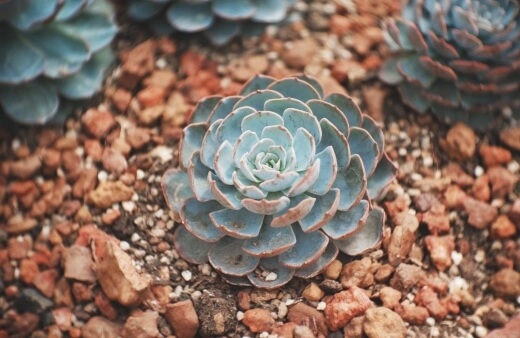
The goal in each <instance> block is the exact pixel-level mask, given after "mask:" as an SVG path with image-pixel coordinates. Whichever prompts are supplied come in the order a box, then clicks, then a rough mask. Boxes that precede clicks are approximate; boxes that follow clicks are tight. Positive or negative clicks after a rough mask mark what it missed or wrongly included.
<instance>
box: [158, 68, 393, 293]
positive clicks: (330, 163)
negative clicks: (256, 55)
mask: <svg viewBox="0 0 520 338" xmlns="http://www.w3.org/2000/svg"><path fill="white" fill-rule="evenodd" d="M179 161H180V167H179V168H175V169H171V170H169V171H167V172H166V173H165V175H164V178H163V191H164V194H165V197H166V199H167V201H168V204H169V206H170V207H171V209H172V210H173V211H174V214H175V215H177V217H179V219H180V221H181V222H182V224H183V226H180V227H179V228H178V229H177V230H176V232H175V235H174V242H175V246H176V248H177V251H178V252H179V254H180V255H181V256H182V257H183V258H184V259H186V260H187V261H189V262H192V263H197V264H202V263H205V262H208V261H209V263H210V264H211V265H212V266H213V267H214V268H215V269H216V270H217V271H218V272H219V273H220V274H221V275H222V276H223V278H225V279H226V280H227V281H228V282H230V283H232V284H237V285H250V284H253V285H254V286H257V287H261V288H274V287H279V286H281V285H283V284H285V283H287V282H288V281H289V280H291V278H292V277H293V276H298V277H302V278H308V277H312V276H315V275H317V274H318V273H320V272H321V271H322V270H323V269H324V268H325V267H326V266H327V265H328V264H329V263H330V262H331V261H332V260H334V259H335V258H336V256H337V255H338V253H339V251H342V252H344V253H346V254H348V255H358V254H362V253H364V252H365V251H367V250H370V249H372V248H373V247H374V246H376V245H378V244H379V243H380V241H381V235H382V228H383V223H384V219H385V215H384V212H383V211H382V210H381V209H380V208H377V207H375V206H373V205H372V202H371V201H372V200H373V199H375V198H378V197H379V196H380V195H381V194H382V192H383V191H384V190H385V188H386V187H387V185H388V184H389V183H390V182H391V181H392V180H393V178H394V176H395V170H396V168H395V166H394V164H393V163H392V162H391V161H390V160H389V158H388V157H387V155H386V154H385V153H384V141H383V133H382V130H381V128H380V127H379V126H378V125H377V124H376V123H375V122H374V120H372V119H371V118H370V117H368V116H365V115H363V114H362V113H361V111H360V109H359V108H358V106H357V105H356V104H355V103H354V102H353V101H352V99H351V98H350V97H348V96H346V95H343V94H337V93H336V94H330V95H328V96H325V97H324V93H323V89H322V87H321V86H320V84H319V83H318V81H317V80H316V79H314V78H311V77H308V76H306V75H298V76H293V77H288V78H284V79H281V80H275V79H274V78H271V77H267V76H261V75H258V76H256V77H254V78H252V79H251V80H250V81H249V82H248V83H247V84H246V85H245V86H244V88H243V89H242V90H241V92H240V93H239V95H237V96H230V97H219V96H215V97H208V98H206V99H203V100H202V101H200V102H199V103H198V105H197V106H196V107H195V109H194V112H193V114H192V116H191V122H190V124H189V125H188V126H187V127H186V128H185V129H184V134H183V138H182V140H181V145H180V153H179Z"/></svg>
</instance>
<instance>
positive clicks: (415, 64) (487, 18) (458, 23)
mask: <svg viewBox="0 0 520 338" xmlns="http://www.w3.org/2000/svg"><path fill="white" fill-rule="evenodd" d="M386 33H387V36H386V37H387V42H388V44H389V46H390V48H391V49H392V50H393V51H394V52H395V54H394V56H393V57H392V58H390V59H389V60H388V61H387V62H386V63H385V64H384V66H383V67H382V69H381V71H380V77H381V79H382V80H384V81H385V82H387V83H390V84H397V85H398V88H399V92H400V94H401V96H402V98H403V101H404V102H405V103H406V104H408V105H409V106H411V107H412V108H413V109H414V110H416V111H417V112H419V113H425V112H427V111H431V112H433V113H434V114H435V115H436V116H437V117H438V118H439V119H440V120H442V121H443V122H446V123H455V122H464V123H466V124H468V125H470V126H472V127H473V128H475V129H486V128H489V127H490V126H492V125H493V122H494V118H495V117H496V113H497V112H498V111H499V110H500V109H502V108H503V107H508V106H509V107H511V108H513V111H514V110H517V109H520V81H519V80H518V79H519V78H520V16H519V2H518V1H517V0H437V1H435V0H420V1H419V0H408V1H407V2H406V4H405V5H404V7H403V11H402V18H401V19H391V20H388V21H387V22H386Z"/></svg>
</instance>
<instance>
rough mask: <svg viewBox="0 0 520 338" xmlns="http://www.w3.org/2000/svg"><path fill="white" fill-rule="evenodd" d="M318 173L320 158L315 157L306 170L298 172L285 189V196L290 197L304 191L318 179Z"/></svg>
mask: <svg viewBox="0 0 520 338" xmlns="http://www.w3.org/2000/svg"><path fill="white" fill-rule="evenodd" d="M319 175H320V160H319V159H316V160H315V161H314V164H313V165H312V166H311V167H309V169H307V170H306V171H302V172H299V176H300V177H299V178H297V179H296V181H295V182H294V183H293V185H292V186H291V188H290V189H288V190H287V196H289V197H292V196H296V195H299V194H301V193H304V192H306V191H307V190H308V189H309V188H310V187H311V186H312V185H313V184H314V182H316V180H317V179H318V176H319Z"/></svg>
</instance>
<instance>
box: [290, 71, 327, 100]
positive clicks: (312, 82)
mask: <svg viewBox="0 0 520 338" xmlns="http://www.w3.org/2000/svg"><path fill="white" fill-rule="evenodd" d="M296 77H297V78H298V79H300V80H302V81H305V82H307V83H308V84H310V85H311V86H312V88H314V90H316V92H317V93H318V95H319V96H320V97H324V96H325V93H324V91H323V87H322V86H321V84H320V82H319V81H318V80H317V79H316V78H315V77H313V76H309V75H307V74H305V73H303V74H299V75H296Z"/></svg>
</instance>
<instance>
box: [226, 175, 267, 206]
mask: <svg viewBox="0 0 520 338" xmlns="http://www.w3.org/2000/svg"><path fill="white" fill-rule="evenodd" d="M233 184H234V185H235V187H236V189H237V190H238V191H239V192H240V193H241V194H242V195H244V196H246V197H249V198H254V199H261V198H265V197H267V192H265V191H263V190H262V189H260V188H259V187H258V185H257V184H256V183H255V182H252V181H250V180H248V179H247V178H246V177H244V175H243V174H242V173H240V174H239V173H237V172H236V171H235V172H234V173H233ZM241 203H242V202H241Z"/></svg>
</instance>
